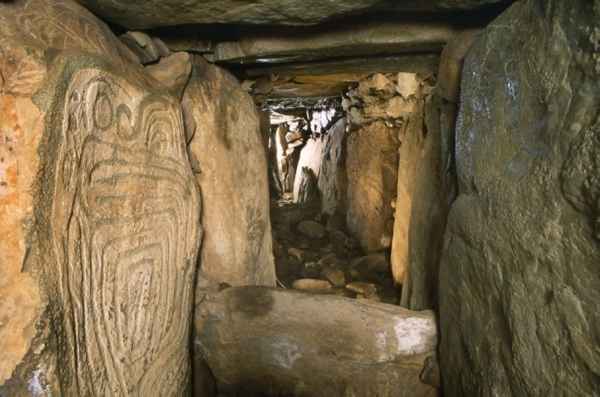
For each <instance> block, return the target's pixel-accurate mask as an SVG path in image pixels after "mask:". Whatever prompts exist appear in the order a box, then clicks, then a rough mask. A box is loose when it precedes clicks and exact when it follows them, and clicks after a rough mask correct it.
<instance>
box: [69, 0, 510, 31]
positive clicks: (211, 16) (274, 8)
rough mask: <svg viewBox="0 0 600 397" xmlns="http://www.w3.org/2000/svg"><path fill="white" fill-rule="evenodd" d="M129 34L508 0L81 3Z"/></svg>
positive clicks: (317, 19) (115, 0) (419, 10)
mask: <svg viewBox="0 0 600 397" xmlns="http://www.w3.org/2000/svg"><path fill="white" fill-rule="evenodd" d="M80 2H81V3H82V4H84V5H85V6H87V7H88V8H89V9H90V10H92V11H93V12H95V13H96V14H98V15H100V16H102V17H104V18H106V19H108V20H109V21H111V22H113V23H117V24H119V25H121V26H123V27H126V28H128V29H149V28H156V27H161V26H175V25H184V24H242V25H243V24H250V25H294V26H301V25H315V24H319V23H322V22H324V21H326V20H328V19H331V18H341V17H346V16H353V15H354V16H356V15H361V14H365V13H385V14H386V15H389V14H390V13H398V14H401V13H407V12H412V13H439V12H448V11H457V10H474V9H479V8H482V7H486V6H490V5H494V4H498V3H506V2H507V1H506V0H144V1H132V0H80Z"/></svg>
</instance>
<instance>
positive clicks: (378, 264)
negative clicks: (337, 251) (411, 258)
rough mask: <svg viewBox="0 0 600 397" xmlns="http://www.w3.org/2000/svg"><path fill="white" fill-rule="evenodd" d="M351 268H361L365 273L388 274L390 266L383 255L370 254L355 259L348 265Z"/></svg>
mask: <svg viewBox="0 0 600 397" xmlns="http://www.w3.org/2000/svg"><path fill="white" fill-rule="evenodd" d="M350 266H351V267H352V268H356V269H358V268H363V269H366V270H367V271H369V272H371V271H374V272H377V273H389V272H390V271H391V269H390V264H389V262H388V260H387V259H386V257H385V254H370V255H366V256H361V257H360V258H356V259H355V260H353V261H352V262H351V263H350Z"/></svg>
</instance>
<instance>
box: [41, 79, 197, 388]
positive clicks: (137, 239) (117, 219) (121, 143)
mask: <svg viewBox="0 0 600 397" xmlns="http://www.w3.org/2000/svg"><path fill="white" fill-rule="evenodd" d="M183 137H184V135H183V125H182V119H181V114H180V109H179V106H178V104H177V103H176V102H175V101H174V100H172V99H170V98H169V97H164V96H160V95H154V94H148V93H147V92H146V91H144V90H142V89H140V88H138V87H135V86H132V85H130V84H129V83H127V82H126V81H124V80H121V79H119V78H116V77H112V76H109V75H106V74H104V73H102V72H100V71H98V70H82V71H79V72H77V74H76V75H75V77H74V78H73V80H72V81H71V84H70V86H69V88H68V90H67V95H66V99H65V110H64V118H63V137H62V139H63V142H62V145H61V150H60V151H59V152H60V154H59V158H58V161H57V166H56V184H55V186H56V190H57V192H56V194H57V196H56V197H57V199H56V202H55V206H54V217H53V218H54V219H53V230H54V232H55V236H54V241H55V250H56V253H57V256H58V259H59V263H61V264H62V266H61V267H60V269H59V271H60V274H59V277H60V279H61V289H62V296H63V300H64V307H65V310H64V311H65V313H64V315H65V332H66V340H67V343H68V344H69V348H68V351H70V352H71V353H67V354H70V356H71V357H70V362H71V367H72V371H73V372H74V378H75V379H76V383H75V384H73V385H71V388H73V390H72V392H73V393H74V394H78V395H96V396H99V395H102V396H104V395H111V396H115V395H140V396H147V395H160V396H166V395H181V394H182V393H184V392H185V391H186V390H187V383H188V382H189V359H188V338H189V335H188V333H189V327H190V317H191V307H192V298H193V296H192V293H193V281H194V272H195V263H196V255H197V251H198V244H199V240H200V230H199V214H200V208H199V206H200V203H199V193H198V191H197V187H196V184H195V183H194V180H193V176H192V172H191V169H190V167H189V163H188V161H187V153H186V150H185V143H184V138H183Z"/></svg>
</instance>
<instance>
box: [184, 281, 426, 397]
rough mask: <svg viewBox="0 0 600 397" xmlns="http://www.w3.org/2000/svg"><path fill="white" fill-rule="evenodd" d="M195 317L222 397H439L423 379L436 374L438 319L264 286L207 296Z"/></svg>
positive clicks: (377, 304)
mask: <svg viewBox="0 0 600 397" xmlns="http://www.w3.org/2000/svg"><path fill="white" fill-rule="evenodd" d="M196 310H197V312H196V327H197V328H198V329H202V330H203V332H202V333H201V334H200V335H199V341H200V343H199V345H200V346H201V350H202V353H203V354H204V356H205V357H206V359H207V362H208V363H209V365H210V367H211V369H212V371H213V373H214V375H215V377H216V379H217V380H218V383H219V392H220V393H223V394H224V395H228V394H227V393H228V392H238V393H240V394H239V395H245V396H249V395H253V394H252V392H256V391H259V392H261V395H272V396H281V395H294V396H323V397H325V396H327V397H330V396H356V397H371V396H381V397H385V396H390V397H391V396H399V397H402V396H406V397H409V396H410V397H419V396H432V397H433V396H436V395H437V389H436V388H435V387H433V386H431V385H429V384H425V383H423V382H422V380H421V378H423V379H427V378H428V375H427V374H428V373H429V372H431V369H432V368H435V365H430V364H431V363H435V357H434V356H435V348H436V342H437V335H436V333H437V331H436V325H435V318H434V315H433V312H429V311H426V312H412V311H409V310H406V309H403V308H401V307H399V306H394V305H387V304H381V303H374V302H368V301H357V300H352V299H348V298H343V297H337V296H328V295H327V296H323V295H314V294H307V293H302V292H296V291H284V290H274V289H269V288H260V287H238V288H235V287H234V288H227V289H225V290H224V291H222V292H220V293H216V294H210V295H208V296H207V299H206V300H205V302H204V304H203V305H200V306H197V307H196ZM232 395H235V394H232Z"/></svg>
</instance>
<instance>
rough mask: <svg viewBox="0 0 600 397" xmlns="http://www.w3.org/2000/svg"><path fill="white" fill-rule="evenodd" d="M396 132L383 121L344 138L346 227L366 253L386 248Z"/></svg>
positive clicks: (390, 224)
mask: <svg viewBox="0 0 600 397" xmlns="http://www.w3.org/2000/svg"><path fill="white" fill-rule="evenodd" d="M396 134H397V131H396V130H395V129H393V128H389V127H387V126H386V125H385V123H384V122H383V121H376V122H374V123H371V124H368V125H364V126H362V127H361V128H360V129H358V130H354V131H351V132H350V133H349V134H348V138H347V145H346V147H347V158H346V173H347V180H348V188H347V197H346V202H347V206H348V207H347V212H346V223H347V226H348V230H349V231H350V232H351V233H352V235H353V236H355V237H356V238H357V239H358V240H359V242H360V245H361V247H362V248H363V249H364V250H365V252H373V251H378V250H381V249H385V248H389V247H390V244H391V239H392V229H393V209H392V207H391V205H390V203H391V202H392V200H393V198H394V197H395V195H396V183H397V175H398V138H397V136H396Z"/></svg>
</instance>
